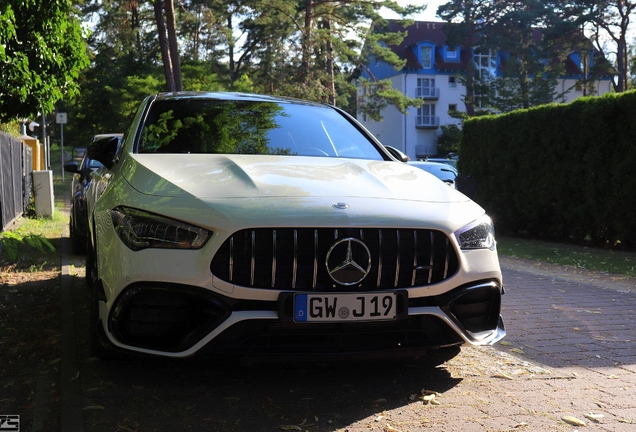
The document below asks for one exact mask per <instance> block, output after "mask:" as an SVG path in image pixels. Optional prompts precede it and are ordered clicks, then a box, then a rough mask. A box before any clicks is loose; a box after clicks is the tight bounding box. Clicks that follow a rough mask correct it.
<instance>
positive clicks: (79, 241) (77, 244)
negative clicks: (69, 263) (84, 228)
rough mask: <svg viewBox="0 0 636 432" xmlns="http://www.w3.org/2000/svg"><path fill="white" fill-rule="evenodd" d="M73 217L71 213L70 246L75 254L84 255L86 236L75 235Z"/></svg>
mask: <svg viewBox="0 0 636 432" xmlns="http://www.w3.org/2000/svg"><path fill="white" fill-rule="evenodd" d="M75 220H76V219H75V217H73V213H72V212H71V220H70V222H69V224H68V225H69V232H70V234H69V237H70V238H71V246H73V252H75V253H76V254H79V255H81V254H84V253H86V236H82V235H79V234H78V233H77V229H76V228H75Z"/></svg>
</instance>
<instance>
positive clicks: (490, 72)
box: [473, 51, 497, 81]
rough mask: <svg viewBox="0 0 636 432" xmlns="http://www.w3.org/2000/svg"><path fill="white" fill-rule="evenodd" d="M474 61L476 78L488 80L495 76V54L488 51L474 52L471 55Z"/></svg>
mask: <svg viewBox="0 0 636 432" xmlns="http://www.w3.org/2000/svg"><path fill="white" fill-rule="evenodd" d="M473 62H474V63H475V73H476V75H477V76H476V78H477V79H481V80H484V81H486V80H490V79H493V78H495V77H496V76H497V56H496V54H493V53H492V52H490V51H488V52H485V53H480V52H476V53H475V54H474V55H473Z"/></svg>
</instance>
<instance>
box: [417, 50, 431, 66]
mask: <svg viewBox="0 0 636 432" xmlns="http://www.w3.org/2000/svg"><path fill="white" fill-rule="evenodd" d="M432 54H433V49H432V47H430V46H423V47H422V48H421V50H420V64H421V65H422V68H423V69H431V68H432V67H433V55H432Z"/></svg>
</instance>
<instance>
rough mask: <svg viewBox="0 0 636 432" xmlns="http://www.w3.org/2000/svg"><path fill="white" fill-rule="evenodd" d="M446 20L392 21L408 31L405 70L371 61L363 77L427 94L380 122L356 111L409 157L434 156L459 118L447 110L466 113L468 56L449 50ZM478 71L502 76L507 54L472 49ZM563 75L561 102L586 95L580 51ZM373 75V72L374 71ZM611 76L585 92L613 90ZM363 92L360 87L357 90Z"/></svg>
mask: <svg viewBox="0 0 636 432" xmlns="http://www.w3.org/2000/svg"><path fill="white" fill-rule="evenodd" d="M443 25H444V23H442V22H422V21H417V22H415V23H414V24H413V25H411V26H409V27H407V28H404V27H402V26H401V25H400V23H399V22H398V21H390V22H389V27H388V28H389V31H394V32H397V31H405V30H406V31H408V35H407V36H406V37H405V38H404V40H403V41H402V43H401V44H400V45H399V46H392V47H391V49H392V50H393V51H394V52H395V53H396V54H397V55H398V56H400V58H402V59H404V60H406V65H405V66H404V68H403V69H401V70H396V69H395V68H393V67H392V66H390V65H388V64H387V63H384V62H374V63H372V64H370V65H369V71H364V72H363V74H362V76H363V77H364V78H366V79H374V78H377V79H388V80H390V81H391V82H392V83H393V87H394V88H396V89H399V90H400V91H401V92H402V93H404V94H405V95H407V96H408V97H410V98H415V97H419V98H423V99H424V103H423V104H422V106H421V107H419V108H410V109H409V110H408V112H407V114H402V113H401V112H400V111H399V110H398V109H397V108H395V107H394V106H389V107H387V108H386V109H384V110H383V111H382V116H383V120H382V121H380V122H376V121H373V120H371V119H368V118H367V117H366V116H364V115H362V114H360V113H359V114H358V120H360V121H361V122H362V123H363V124H364V125H365V127H366V128H367V129H368V130H369V131H370V132H371V133H373V134H374V135H375V136H376V137H377V138H378V139H379V140H380V141H381V142H382V143H383V144H385V145H390V146H392V147H395V148H397V149H399V150H401V151H402V152H404V153H406V154H407V155H408V156H410V157H411V159H417V158H422V157H426V156H434V155H436V154H437V144H436V141H437V135H438V134H439V131H440V129H439V128H440V125H445V124H450V123H455V122H457V120H456V119H454V118H452V117H451V116H450V115H449V114H448V111H450V110H459V111H463V112H466V107H465V105H464V103H463V101H462V100H463V98H464V95H465V94H466V88H465V87H464V86H463V85H462V84H461V83H460V80H459V79H458V77H459V76H461V74H463V73H465V71H466V64H467V61H468V58H469V55H468V53H467V52H466V50H464V49H462V48H461V47H457V48H456V49H454V50H451V49H450V48H449V47H448V45H446V35H445V34H444V32H443V31H442V26H443ZM598 55H599V53H598V52H590V58H589V59H588V62H589V64H590V66H591V65H592V63H593V61H594V59H595V58H596V57H597V56H598ZM471 57H472V61H473V62H474V67H475V69H477V70H478V72H480V73H481V75H482V76H483V74H489V76H501V63H502V61H505V56H502V55H501V53H497V54H490V53H489V54H475V53H471ZM565 70H566V73H565V75H564V76H563V77H562V78H561V79H560V80H559V84H558V88H557V89H555V90H556V92H557V93H563V94H564V95H563V97H562V98H559V100H558V102H570V101H572V100H574V99H576V98H578V97H581V96H584V89H583V88H582V87H581V86H580V85H579V84H578V83H579V82H580V80H582V79H583V71H582V70H583V64H582V62H581V59H580V57H579V54H578V53H576V52H575V53H572V54H571V55H570V56H569V57H568V58H567V60H566V61H565ZM371 74H372V75H371ZM611 79H612V77H611V76H609V75H608V76H604V77H602V78H600V79H598V80H597V81H594V83H593V91H592V92H590V91H589V89H588V90H586V92H587V94H590V93H592V94H595V95H602V94H605V93H607V92H610V91H611V90H612V81H611ZM358 93H359V96H361V93H362V89H361V87H359V89H358Z"/></svg>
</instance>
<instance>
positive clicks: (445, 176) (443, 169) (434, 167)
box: [407, 161, 458, 189]
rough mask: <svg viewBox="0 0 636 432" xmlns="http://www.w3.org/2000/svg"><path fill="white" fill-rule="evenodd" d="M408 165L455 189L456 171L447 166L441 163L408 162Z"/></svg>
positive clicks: (452, 167)
mask: <svg viewBox="0 0 636 432" xmlns="http://www.w3.org/2000/svg"><path fill="white" fill-rule="evenodd" d="M407 163H408V164H409V165H411V166H414V167H416V168H419V169H422V170H424V171H426V172H428V173H430V174H433V175H434V176H435V177H437V178H438V179H440V180H441V181H443V182H444V183H446V184H448V185H449V186H451V187H453V188H455V189H457V185H456V184H455V180H456V179H457V176H458V173H457V169H456V168H455V167H454V166H452V165H449V164H446V163H442V162H429V161H408V162H407Z"/></svg>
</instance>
